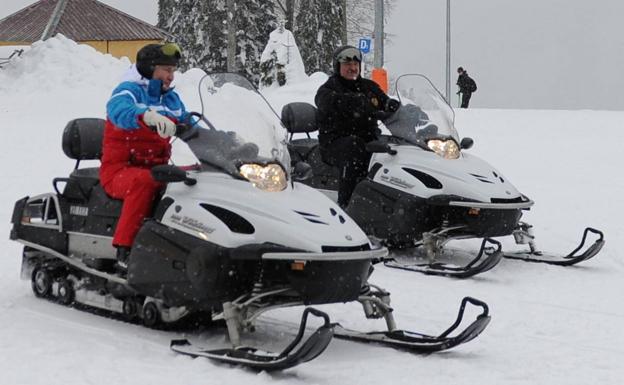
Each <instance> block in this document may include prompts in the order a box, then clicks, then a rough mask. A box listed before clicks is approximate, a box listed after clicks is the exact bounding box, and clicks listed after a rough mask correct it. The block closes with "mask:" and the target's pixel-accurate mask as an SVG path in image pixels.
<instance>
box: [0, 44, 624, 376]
mask: <svg viewBox="0 0 624 385" xmlns="http://www.w3.org/2000/svg"><path fill="white" fill-rule="evenodd" d="M128 65H129V63H128V62H127V61H120V60H117V59H114V58H112V57H110V56H105V55H101V54H99V53H97V52H95V51H94V50H93V49H91V48H89V47H86V46H77V45H75V44H74V43H73V42H71V41H68V40H66V39H63V38H55V39H51V40H49V41H48V42H46V43H45V44H38V45H37V46H35V47H33V49H31V50H29V51H28V52H25V53H24V55H23V57H22V58H20V59H18V60H16V61H15V62H14V63H13V64H11V65H10V66H8V67H7V68H5V69H2V70H0V122H1V124H2V136H3V140H2V144H1V150H0V177H1V179H2V182H1V183H2V188H1V189H0V198H1V199H0V201H1V202H3V203H2V204H1V205H0V234H4V236H3V237H2V238H0V249H2V250H4V255H3V257H2V258H0V341H1V343H0V372H1V373H2V378H3V380H1V381H0V382H1V383H3V384H30V385H36V384H46V385H49V384H64V385H74V384H76V385H78V384H81V385H82V384H147V383H150V384H155V385H158V384H163V385H165V384H166V385H171V384H188V385H190V384H252V383H253V384H269V383H271V384H274V383H282V384H286V383H288V384H415V383H427V384H429V385H436V384H476V383H479V384H549V385H569V384H583V385H585V384H594V383H595V384H602V385H606V384H613V385H615V384H621V383H622V379H624V368H623V366H622V364H621V363H622V361H623V360H624V331H623V329H622V325H623V324H624V306H623V305H624V295H623V293H624V274H623V273H624V259H622V257H621V254H622V251H624V250H623V247H622V246H621V245H622V243H623V242H624V225H623V224H622V221H621V217H622V214H623V213H624V199H623V198H622V197H623V196H624V177H623V176H622V172H621V164H622V162H621V151H622V150H621V146H622V144H623V143H624V130H623V129H622V124H623V122H624V112H600V111H556V112H555V111H526V110H525V111H514V110H465V111H458V112H457V121H456V123H457V124H456V125H457V128H458V130H459V132H460V134H461V135H463V136H470V137H472V138H474V139H475V146H474V148H473V149H470V150H469V151H470V152H471V153H472V154H475V155H478V156H480V157H482V158H484V159H486V160H488V161H489V162H490V163H492V164H493V165H495V166H496V167H497V168H498V169H500V170H502V171H503V172H504V173H505V176H506V177H507V178H508V179H510V180H511V181H513V183H514V184H515V185H516V186H517V187H518V188H519V189H520V190H521V191H522V192H524V193H525V194H526V195H528V196H529V197H531V198H532V199H534V200H535V201H536V205H535V207H534V208H533V209H532V210H531V211H530V212H529V213H527V214H526V216H525V220H527V221H529V222H531V223H533V224H534V225H535V230H536V234H537V236H538V245H539V246H541V247H542V248H543V249H546V250H554V251H566V252H567V251H570V250H571V249H572V248H573V247H574V246H575V245H576V242H577V241H578V240H579V237H580V234H581V231H582V230H583V228H584V226H587V225H589V226H594V227H597V228H599V229H601V230H603V231H604V233H605V237H606V240H607V244H606V246H605V247H604V249H603V251H602V253H601V254H599V255H598V256H597V257H596V258H595V259H593V260H591V261H588V262H587V263H584V264H582V265H579V266H577V267H571V268H561V267H554V266H545V265H535V264H528V263H522V262H515V261H503V262H502V263H501V264H500V265H499V266H497V267H495V268H494V269H493V270H492V271H490V272H487V273H485V274H483V275H481V276H477V277H476V278H473V279H469V280H463V281H462V280H452V279H448V278H437V277H427V276H422V275H419V274H416V273H410V272H404V271H399V270H392V269H388V268H384V267H378V268H377V270H376V272H375V273H374V275H373V279H372V281H373V282H375V283H377V284H378V285H381V286H383V287H385V288H386V289H388V290H389V291H390V292H391V293H392V300H393V305H394V307H395V309H396V311H395V317H396V318H397V322H398V323H399V326H400V327H403V328H405V329H412V330H417V331H421V332H426V333H429V334H436V333H440V332H442V331H443V330H444V329H445V328H446V327H447V326H448V325H450V324H451V323H452V321H453V320H454V317H455V314H456V311H457V307H458V305H459V302H460V300H461V298H462V297H464V296H466V295H470V296H474V297H476V298H480V299H482V300H484V301H486V302H487V303H488V304H489V306H490V310H491V314H492V322H491V324H490V326H489V327H488V328H487V329H486V330H485V331H484V333H483V334H482V335H481V336H479V338H477V339H476V340H474V341H472V342H470V343H468V344H466V345H463V346H460V347H458V348H456V349H454V350H451V351H448V352H444V353H438V354H432V355H428V356H419V355H414V354H410V353H406V352H401V351H395V350H392V349H388V348H382V347H376V346H373V345H363V344H357V343H349V342H344V341H339V340H334V341H332V343H331V344H330V346H329V348H328V350H327V351H326V352H325V353H324V354H323V355H322V356H321V357H319V358H318V359H316V360H314V361H312V362H310V363H308V364H304V365H301V366H298V367H296V368H293V369H290V370H287V371H285V372H282V373H273V374H269V373H255V372H252V371H247V370H242V369H237V368H232V367H229V366H226V365H217V364H214V363H212V362H210V361H207V360H204V359H191V358H188V357H183V356H178V355H176V354H174V353H172V352H171V351H170V350H169V347H168V344H169V341H170V340H171V339H172V338H178V337H180V336H181V335H182V334H183V333H182V332H168V331H155V330H150V329H146V328H144V327H141V326H138V325H131V324H127V323H123V322H120V321H117V320H112V319H108V318H104V317H101V316H98V315H94V314H91V313H86V312H82V311H79V310H76V309H73V308H66V307H62V306H60V305H57V304H53V303H50V302H47V301H43V300H39V299H37V298H35V297H34V296H33V295H32V293H31V290H30V287H29V286H30V284H29V282H26V281H21V280H20V279H19V271H20V262H21V258H20V255H21V245H19V244H17V243H14V242H11V241H9V240H8V234H9V230H10V224H9V221H10V216H11V213H12V210H13V204H14V202H15V201H16V200H17V199H19V198H21V197H23V196H25V195H28V194H31V195H32V194H36V193H42V192H48V191H51V190H52V185H51V180H52V178H53V177H57V176H66V175H67V174H68V173H69V172H70V170H71V169H72V168H73V165H74V162H73V161H72V160H70V159H68V158H66V157H65V155H64V154H63V152H62V150H61V133H62V130H63V128H64V126H65V124H66V122H67V121H69V120H70V119H72V118H76V117H104V114H105V109H104V106H105V103H106V101H107V99H108V97H109V95H110V92H111V90H112V89H113V87H114V86H115V85H116V83H117V81H118V79H119V77H120V76H121V74H122V73H123V72H124V70H125V69H126V68H127V66H128ZM191 75H192V73H191ZM191 75H186V74H181V75H180V76H179V82H178V83H179V84H180V90H181V91H182V93H183V94H184V92H185V90H186V87H185V84H186V83H189V82H190V81H187V82H186V83H185V80H188V79H190V78H191V77H193V76H195V75H192V76H191ZM185 78H188V79H185ZM322 81H323V76H321V75H319V74H317V75H315V76H313V77H312V78H311V79H310V80H309V81H308V82H306V83H301V84H299V85H296V86H292V87H290V88H289V89H286V90H280V91H277V92H276V93H272V94H270V95H268V97H269V100H271V101H272V103H273V104H274V107H275V109H276V110H277V111H279V110H280V109H281V105H282V104H284V103H286V102H287V101H292V100H303V101H311V100H312V99H313V95H314V92H315V89H316V87H318V85H319V84H320V82H322ZM183 96H184V95H183ZM191 107H192V106H191ZM505 246H506V247H507V248H514V247H515V245H513V243H512V242H508V243H505ZM322 308H323V309H324V310H326V311H328V312H329V313H330V315H331V317H332V320H333V321H337V322H341V323H343V324H344V325H345V326H349V327H353V328H358V329H361V330H367V329H369V330H370V329H373V328H374V329H381V328H383V326H384V325H383V322H380V321H368V320H365V319H364V318H363V315H362V312H361V309H360V307H359V305H357V304H347V305H331V306H324V307H322ZM300 312H301V309H288V310H280V311H277V312H274V313H270V314H268V315H267V316H264V317H261V323H260V326H259V331H258V333H256V335H254V336H252V341H255V342H259V341H260V342H264V343H268V344H270V345H274V346H276V347H277V348H279V347H280V346H284V344H285V341H282V342H281V343H280V342H276V340H279V339H282V338H289V337H290V336H291V335H292V332H293V330H292V329H291V328H288V327H285V326H283V325H280V323H284V322H289V323H295V322H297V321H298V317H299V314H300ZM471 315H472V316H474V314H471ZM191 337H192V338H195V339H199V340H202V341H205V342H212V343H224V342H225V338H224V337H223V336H221V335H218V334H214V332H212V331H210V330H207V331H198V332H193V333H191Z"/></svg>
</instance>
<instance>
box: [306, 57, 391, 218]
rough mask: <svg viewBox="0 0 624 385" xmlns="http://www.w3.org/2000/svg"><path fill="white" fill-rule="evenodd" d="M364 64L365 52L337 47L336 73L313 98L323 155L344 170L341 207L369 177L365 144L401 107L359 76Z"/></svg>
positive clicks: (369, 156)
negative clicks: (358, 185) (379, 120)
mask: <svg viewBox="0 0 624 385" xmlns="http://www.w3.org/2000/svg"><path fill="white" fill-rule="evenodd" d="M361 63H362V54H361V53H360V51H359V50H358V49H357V48H355V47H352V46H343V47H340V48H338V49H337V50H336V52H335V53H334V74H333V75H332V76H330V78H329V79H328V80H327V82H325V84H323V85H322V86H321V87H320V88H319V89H318V91H317V93H316V98H315V99H314V101H315V103H316V106H317V107H318V126H319V146H320V151H321V157H322V158H323V161H324V162H326V163H328V164H331V165H333V166H337V167H339V168H340V171H341V179H340V186H339V188H338V204H339V205H340V206H341V207H346V206H347V204H348V203H349V199H350V198H351V194H352V193H353V190H354V189H355V186H356V185H357V183H358V182H359V181H360V180H362V179H363V178H364V177H365V176H366V173H367V169H368V163H369V162H370V158H371V153H370V152H368V151H366V143H368V142H370V141H372V140H375V139H377V131H378V127H377V120H378V119H381V118H383V117H384V116H386V114H387V113H391V112H394V111H396V110H397V109H398V108H399V106H400V103H399V101H397V100H394V99H391V98H389V97H388V95H386V94H385V93H384V92H383V91H382V90H381V88H379V86H378V85H377V84H376V83H375V82H373V81H372V80H368V79H364V78H362V77H361V76H360V70H361Z"/></svg>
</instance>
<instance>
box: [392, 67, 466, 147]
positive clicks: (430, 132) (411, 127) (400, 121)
mask: <svg viewBox="0 0 624 385" xmlns="http://www.w3.org/2000/svg"><path fill="white" fill-rule="evenodd" d="M396 95H397V97H398V98H399V100H400V101H401V108H399V110H398V111H397V112H396V113H394V114H393V115H392V116H391V117H389V118H388V119H386V120H385V121H384V124H385V126H386V127H387V128H388V130H389V131H390V133H391V134H392V136H394V137H397V138H401V139H404V140H406V141H408V142H410V143H412V144H416V145H418V146H421V147H424V148H427V142H428V141H429V140H432V139H441V140H448V139H453V140H454V141H455V142H457V143H459V135H458V134H457V130H455V126H454V124H453V122H454V121H455V114H454V112H453V109H452V108H451V107H450V106H449V105H448V103H446V101H445V100H444V97H443V96H442V95H441V94H440V92H439V91H438V90H437V89H436V88H435V87H434V86H433V84H432V83H431V81H429V79H427V78H426V77H425V76H423V75H418V74H409V75H402V76H400V77H399V78H398V79H397V81H396Z"/></svg>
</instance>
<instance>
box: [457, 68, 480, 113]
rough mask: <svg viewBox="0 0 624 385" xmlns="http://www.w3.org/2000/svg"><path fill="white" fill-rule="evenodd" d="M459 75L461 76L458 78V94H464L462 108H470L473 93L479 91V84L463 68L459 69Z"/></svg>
mask: <svg viewBox="0 0 624 385" xmlns="http://www.w3.org/2000/svg"><path fill="white" fill-rule="evenodd" d="M457 73H458V74H459V76H458V77H457V86H458V87H459V91H457V93H458V94H459V93H461V94H462V100H461V108H468V103H470V97H471V96H472V93H473V92H475V91H476V90H477V83H476V82H475V81H474V80H473V79H472V78H471V77H470V76H468V72H466V70H464V69H463V68H462V67H459V68H458V69H457Z"/></svg>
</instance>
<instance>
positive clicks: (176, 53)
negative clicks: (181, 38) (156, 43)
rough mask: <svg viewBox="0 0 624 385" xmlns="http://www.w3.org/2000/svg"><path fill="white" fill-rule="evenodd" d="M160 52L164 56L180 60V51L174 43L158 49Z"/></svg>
mask: <svg viewBox="0 0 624 385" xmlns="http://www.w3.org/2000/svg"><path fill="white" fill-rule="evenodd" d="M160 52H162V53H163V55H165V56H169V57H172V58H173V57H175V58H176V59H180V58H181V57H182V50H181V49H180V47H179V46H178V45H177V44H176V43H167V44H164V45H163V46H162V47H160Z"/></svg>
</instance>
